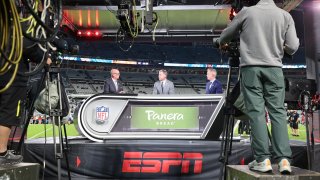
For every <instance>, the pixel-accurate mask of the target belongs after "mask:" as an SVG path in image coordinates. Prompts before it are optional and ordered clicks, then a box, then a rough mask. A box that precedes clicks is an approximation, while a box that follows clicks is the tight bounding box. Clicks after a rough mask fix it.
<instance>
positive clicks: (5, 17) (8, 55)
mask: <svg viewBox="0 0 320 180" xmlns="http://www.w3.org/2000/svg"><path fill="white" fill-rule="evenodd" d="M0 5H1V6H0V37H1V38H0V76H2V75H4V74H6V73H8V72H9V70H11V69H14V70H13V73H12V76H11V78H10V80H9V82H8V83H7V85H6V86H5V87H3V88H1V89H0V93H2V92H4V91H6V90H7V89H8V88H9V87H10V86H11V84H12V83H13V81H14V79H15V77H16V75H17V72H18V68H19V62H20V60H21V57H22V49H23V36H22V30H21V25H20V22H19V14H18V11H17V8H16V5H15V2H14V1H13V0H3V1H1V2H0Z"/></svg>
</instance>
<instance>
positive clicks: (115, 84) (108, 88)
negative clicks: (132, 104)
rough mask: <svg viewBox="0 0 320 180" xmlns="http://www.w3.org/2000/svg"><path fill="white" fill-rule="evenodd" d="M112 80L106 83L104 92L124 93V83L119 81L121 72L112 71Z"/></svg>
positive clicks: (109, 79)
mask: <svg viewBox="0 0 320 180" xmlns="http://www.w3.org/2000/svg"><path fill="white" fill-rule="evenodd" d="M110 74H111V78H108V79H107V80H106V81H105V82H104V91H103V93H106V94H119V93H124V91H123V86H122V83H121V82H120V80H119V77H120V72H119V70H118V69H111V71H110Z"/></svg>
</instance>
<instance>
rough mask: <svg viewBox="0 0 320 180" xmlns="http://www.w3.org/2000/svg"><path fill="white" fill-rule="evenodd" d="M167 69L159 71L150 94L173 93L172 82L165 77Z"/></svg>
mask: <svg viewBox="0 0 320 180" xmlns="http://www.w3.org/2000/svg"><path fill="white" fill-rule="evenodd" d="M167 75H168V73H167V71H166V70H164V69H161V70H160V71H159V81H157V82H155V83H154V86H153V93H152V94H174V84H173V82H171V81H169V80H168V79H167Z"/></svg>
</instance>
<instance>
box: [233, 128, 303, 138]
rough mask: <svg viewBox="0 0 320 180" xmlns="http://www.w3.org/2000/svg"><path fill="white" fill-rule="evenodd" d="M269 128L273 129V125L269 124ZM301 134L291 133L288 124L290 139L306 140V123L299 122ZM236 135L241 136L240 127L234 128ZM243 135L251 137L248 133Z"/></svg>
mask: <svg viewBox="0 0 320 180" xmlns="http://www.w3.org/2000/svg"><path fill="white" fill-rule="evenodd" d="M268 128H269V131H270V130H271V125H269V126H268ZM299 134H300V136H292V135H291V129H290V127H289V125H288V135H289V139H290V140H300V141H306V127H305V126H304V125H301V124H299ZM234 136H239V135H238V128H235V129H234ZM242 137H245V138H246V137H248V138H249V135H247V134H245V133H244V134H242Z"/></svg>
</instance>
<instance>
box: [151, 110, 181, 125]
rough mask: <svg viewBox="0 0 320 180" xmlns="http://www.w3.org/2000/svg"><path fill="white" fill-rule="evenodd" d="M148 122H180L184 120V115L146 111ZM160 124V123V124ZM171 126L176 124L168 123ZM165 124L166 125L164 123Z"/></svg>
mask: <svg viewBox="0 0 320 180" xmlns="http://www.w3.org/2000/svg"><path fill="white" fill-rule="evenodd" d="M145 112H146V114H147V119H148V121H179V120H183V114H181V113H157V112H155V111H152V110H146V111H145ZM159 123H160V122H159ZM167 123H169V124H171V125H173V124H174V122H167ZM164 124H166V123H165V122H164Z"/></svg>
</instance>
